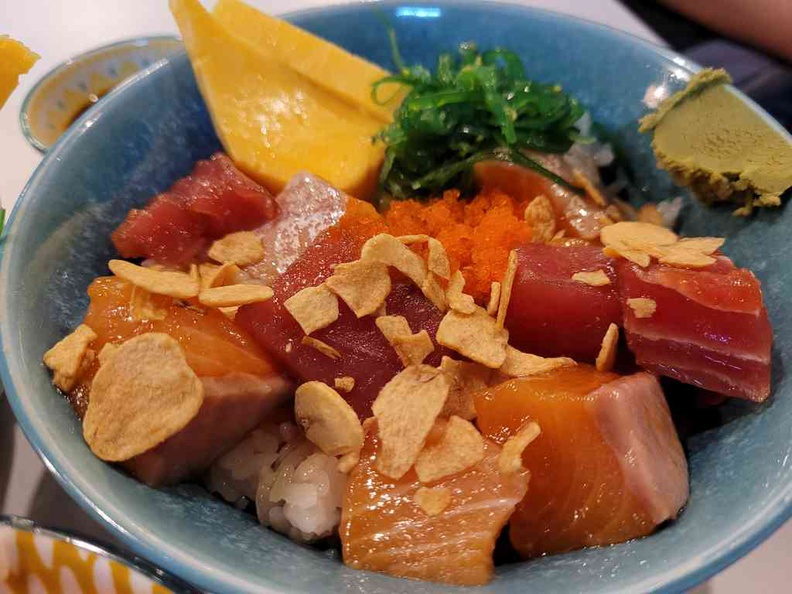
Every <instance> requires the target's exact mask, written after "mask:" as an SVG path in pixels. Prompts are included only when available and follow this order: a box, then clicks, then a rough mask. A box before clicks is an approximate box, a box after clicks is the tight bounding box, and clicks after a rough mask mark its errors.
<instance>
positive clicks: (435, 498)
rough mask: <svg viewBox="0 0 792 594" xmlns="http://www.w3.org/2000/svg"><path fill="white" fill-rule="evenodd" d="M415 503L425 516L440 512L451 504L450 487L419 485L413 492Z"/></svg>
mask: <svg viewBox="0 0 792 594" xmlns="http://www.w3.org/2000/svg"><path fill="white" fill-rule="evenodd" d="M415 504H416V505H417V506H418V507H420V508H421V511H422V512H424V513H425V514H426V515H427V516H436V515H438V514H441V513H443V512H444V511H445V510H446V508H447V507H448V506H449V505H451V489H449V488H448V487H420V488H419V489H418V490H417V491H416V492H415Z"/></svg>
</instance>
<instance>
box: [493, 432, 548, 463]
mask: <svg viewBox="0 0 792 594" xmlns="http://www.w3.org/2000/svg"><path fill="white" fill-rule="evenodd" d="M541 432H542V431H541V429H540V428H539V425H538V424H536V423H534V422H529V423H528V424H527V425H524V426H523V427H522V428H521V429H520V430H519V431H518V432H517V433H515V434H514V435H512V436H511V437H510V438H509V439H507V440H506V443H504V444H503V449H502V450H501V453H500V454H499V455H498V470H500V471H501V473H503V474H511V473H513V472H518V471H520V470H522V467H523V463H522V453H523V451H524V450H525V448H527V447H528V445H529V444H530V443H531V442H532V441H533V440H534V439H536V438H537V437H539V434H540V433H541Z"/></svg>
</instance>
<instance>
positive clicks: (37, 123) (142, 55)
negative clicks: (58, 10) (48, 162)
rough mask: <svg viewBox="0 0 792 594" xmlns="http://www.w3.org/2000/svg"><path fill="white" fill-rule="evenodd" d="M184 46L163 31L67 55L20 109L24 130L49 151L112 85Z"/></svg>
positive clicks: (34, 89)
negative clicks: (66, 58) (162, 33)
mask: <svg viewBox="0 0 792 594" xmlns="http://www.w3.org/2000/svg"><path fill="white" fill-rule="evenodd" d="M181 49H182V44H181V41H179V39H178V38H176V37H172V36H168V35H162V36H158V37H141V38H137V39H127V40H125V41H117V42H116V43H111V44H110V45H105V46H103V47H99V48H96V49H94V50H91V51H88V52H85V53H83V54H80V55H79V56H74V57H73V58H69V59H68V60H66V61H65V62H64V63H63V64H61V65H59V66H57V67H56V68H53V69H52V70H51V71H50V72H48V73H47V74H45V75H44V76H43V77H42V78H41V80H39V81H38V82H37V83H36V84H35V85H34V86H33V88H32V89H30V91H29V92H28V94H27V97H25V101H24V102H23V103H22V109H21V110H20V112H19V121H20V124H21V125H22V133H23V134H24V135H25V138H27V140H28V142H29V143H30V144H31V145H33V147H34V148H37V149H38V150H40V151H42V152H43V151H46V150H47V149H49V147H51V146H52V145H53V144H55V141H56V140H58V138H60V136H61V134H63V133H64V132H65V131H66V130H68V129H69V126H71V125H72V123H74V121H75V120H77V119H78V118H79V117H80V116H81V115H82V114H83V113H84V112H85V111H87V110H88V109H90V108H91V107H93V106H94V105H95V104H96V102H97V101H99V100H100V99H101V98H102V97H103V96H104V95H106V94H107V93H109V92H110V91H111V90H112V89H113V88H114V87H116V86H117V85H118V84H120V83H121V82H122V81H124V80H125V79H127V78H129V77H130V76H132V75H133V74H136V73H138V72H140V71H141V70H143V69H144V68H148V67H149V66H151V65H152V64H154V63H155V62H157V61H158V60H161V59H162V58H165V57H167V56H170V55H172V54H174V53H176V52H178V51H179V50H181Z"/></svg>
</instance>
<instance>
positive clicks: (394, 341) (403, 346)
mask: <svg viewBox="0 0 792 594" xmlns="http://www.w3.org/2000/svg"><path fill="white" fill-rule="evenodd" d="M374 323H375V324H376V325H377V328H379V331H380V332H382V335H383V336H384V337H385V340H387V341H388V342H389V343H390V345H391V346H392V347H393V348H394V350H395V351H396V354H397V355H398V356H399V359H401V362H402V364H403V365H404V366H405V367H409V366H410V365H418V364H419V363H422V362H423V360H424V359H426V357H428V356H429V355H430V354H431V353H432V352H433V351H434V343H433V342H432V339H431V337H430V336H429V333H428V332H427V331H426V330H421V331H420V332H417V333H416V334H413V333H412V330H411V329H410V324H409V323H408V322H407V318H405V317H403V316H381V317H379V318H376V319H375V320H374Z"/></svg>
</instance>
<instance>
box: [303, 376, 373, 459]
mask: <svg viewBox="0 0 792 594" xmlns="http://www.w3.org/2000/svg"><path fill="white" fill-rule="evenodd" d="M294 416H295V418H296V419H297V422H298V423H300V425H302V428H303V429H305V436H306V437H307V438H308V440H309V441H310V442H311V443H313V444H315V445H316V446H317V447H318V448H319V449H320V450H322V451H323V452H324V453H325V454H327V455H328V456H343V455H345V454H350V453H352V452H359V451H360V449H361V448H362V447H363V428H362V427H361V425H360V420H359V419H358V416H357V415H356V414H355V411H354V410H352V407H351V406H349V404H347V402H346V400H344V399H343V398H342V397H341V395H340V394H339V393H338V392H336V391H335V390H334V389H333V388H331V387H330V386H328V385H327V384H323V383H322V382H306V383H304V384H302V385H301V386H300V387H299V388H297V391H296V392H295V394H294Z"/></svg>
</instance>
